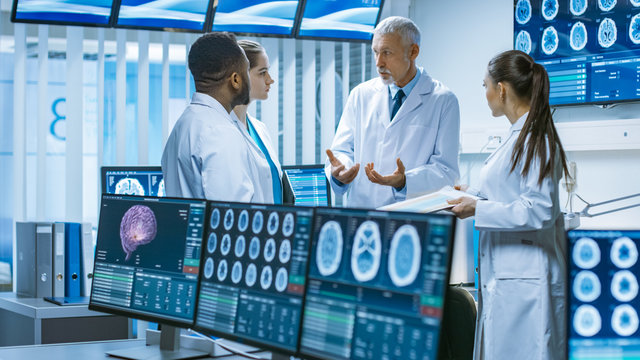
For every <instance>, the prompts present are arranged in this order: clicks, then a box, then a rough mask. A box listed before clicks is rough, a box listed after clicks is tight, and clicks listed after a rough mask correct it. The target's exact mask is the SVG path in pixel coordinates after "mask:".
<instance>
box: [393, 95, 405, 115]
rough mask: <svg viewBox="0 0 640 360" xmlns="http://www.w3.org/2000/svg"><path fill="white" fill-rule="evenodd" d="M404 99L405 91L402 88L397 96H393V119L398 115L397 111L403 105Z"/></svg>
mask: <svg viewBox="0 0 640 360" xmlns="http://www.w3.org/2000/svg"><path fill="white" fill-rule="evenodd" d="M403 100H404V91H402V89H400V90H398V92H397V93H396V96H394V97H393V109H392V110H391V120H392V121H393V117H394V116H396V113H397V112H398V110H399V109H400V106H402V101H403Z"/></svg>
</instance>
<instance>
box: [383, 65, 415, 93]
mask: <svg viewBox="0 0 640 360" xmlns="http://www.w3.org/2000/svg"><path fill="white" fill-rule="evenodd" d="M418 80H420V69H417V71H416V76H414V77H413V79H411V81H409V82H408V83H407V85H405V86H404V87H398V85H396V84H395V83H391V84H390V85H389V94H390V95H391V98H392V99H393V98H394V97H395V96H396V93H397V92H398V90H400V89H402V91H403V92H404V96H405V97H409V94H410V93H411V90H413V88H414V87H415V86H416V84H417V83H418Z"/></svg>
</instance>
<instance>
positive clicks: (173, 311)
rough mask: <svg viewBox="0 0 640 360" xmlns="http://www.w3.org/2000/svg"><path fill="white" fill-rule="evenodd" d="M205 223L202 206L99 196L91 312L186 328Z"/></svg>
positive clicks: (192, 312) (193, 304) (191, 312)
mask: <svg viewBox="0 0 640 360" xmlns="http://www.w3.org/2000/svg"><path fill="white" fill-rule="evenodd" d="M205 221H206V201H205V200H192V199H176V198H157V197H152V198H151V197H149V198H148V197H137V196H123V195H108V194H103V195H102V202H101V203H100V222H99V226H98V236H97V242H96V252H95V261H94V271H93V286H92V290H91V299H90V303H89V308H90V309H91V310H98V311H104V312H109V313H113V314H120V315H124V316H128V317H134V318H138V319H143V320H149V321H153V322H159V323H162V324H168V325H171V326H178V327H190V326H191V325H192V324H193V321H194V317H195V310H196V295H197V288H198V271H199V269H200V255H201V249H200V247H201V244H202V235H203V231H204V224H205ZM163 330H164V329H163Z"/></svg>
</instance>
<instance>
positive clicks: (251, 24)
mask: <svg viewBox="0 0 640 360" xmlns="http://www.w3.org/2000/svg"><path fill="white" fill-rule="evenodd" d="M299 3H300V1H298V0H293V1H286V0H285V1H278V0H220V1H218V6H217V7H216V9H215V13H214V16H213V24H212V29H211V30H212V31H229V32H235V33H250V34H262V35H286V36H290V35H292V32H293V25H294V21H295V18H296V13H297V11H298V6H299Z"/></svg>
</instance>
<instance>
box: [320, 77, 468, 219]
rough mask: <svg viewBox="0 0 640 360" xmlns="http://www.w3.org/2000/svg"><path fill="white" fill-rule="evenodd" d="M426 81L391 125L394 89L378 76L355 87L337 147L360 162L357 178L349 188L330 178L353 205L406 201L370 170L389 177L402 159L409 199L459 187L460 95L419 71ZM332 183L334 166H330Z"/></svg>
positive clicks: (348, 160) (342, 156) (343, 157)
mask: <svg viewBox="0 0 640 360" xmlns="http://www.w3.org/2000/svg"><path fill="white" fill-rule="evenodd" d="M418 71H420V74H421V75H420V79H419V80H418V82H417V83H416V85H415V87H414V88H413V90H412V91H411V93H409V96H407V98H406V99H405V101H404V103H403V104H402V106H401V107H400V109H399V110H398V113H397V114H396V116H395V118H394V119H393V121H390V111H389V87H388V86H387V85H385V84H383V83H382V81H381V80H380V78H375V79H372V80H369V81H367V82H365V83H362V84H360V85H358V86H357V87H355V88H354V89H353V90H352V91H351V94H349V99H348V100H347V103H346V105H345V108H344V111H343V113H342V117H341V118H340V124H339V125H338V129H337V130H336V135H335V137H334V139H333V143H332V145H331V150H332V151H333V153H334V154H335V156H336V157H337V158H338V159H339V160H340V161H341V162H342V163H343V164H344V165H345V166H346V167H347V168H349V167H351V166H353V165H354V164H355V163H360V171H359V172H358V175H357V177H356V178H355V179H354V180H353V181H352V182H351V183H350V184H348V185H342V186H340V185H338V184H336V183H335V182H334V181H332V180H330V181H329V182H330V183H331V187H332V188H333V190H334V191H335V192H336V194H337V195H338V196H340V195H343V194H344V193H345V192H346V193H347V203H346V205H347V206H349V207H365V208H377V207H380V206H383V205H387V204H390V203H394V202H396V201H400V200H404V199H405V194H404V193H402V192H399V191H397V190H395V189H394V188H392V187H391V186H383V185H378V184H374V183H372V182H371V181H369V179H368V178H367V175H366V174H365V171H364V166H365V165H366V164H367V163H369V162H373V163H374V169H375V170H376V171H377V172H378V173H380V174H382V175H389V174H391V173H393V172H394V171H395V170H396V168H397V164H396V158H398V157H399V158H400V160H402V162H403V164H404V166H405V168H406V172H405V175H406V179H407V181H406V197H412V196H416V195H419V194H421V193H424V192H428V191H433V190H436V189H439V188H441V187H442V186H444V185H453V183H454V182H455V179H456V178H458V176H459V171H458V147H459V136H460V110H459V105H458V100H457V98H456V96H455V95H454V94H453V93H452V92H451V91H450V90H449V89H448V88H447V87H445V86H444V85H442V83H440V82H439V81H437V80H434V79H432V78H431V76H429V75H428V74H427V72H426V71H424V70H423V69H421V68H419V69H418ZM325 172H326V174H327V178H328V179H331V163H330V162H329V160H328V159H327V161H326V164H325Z"/></svg>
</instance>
